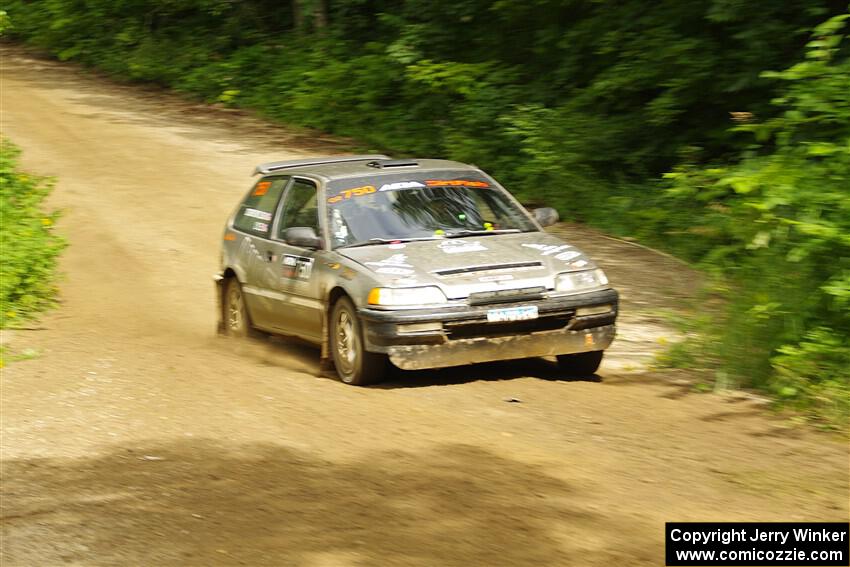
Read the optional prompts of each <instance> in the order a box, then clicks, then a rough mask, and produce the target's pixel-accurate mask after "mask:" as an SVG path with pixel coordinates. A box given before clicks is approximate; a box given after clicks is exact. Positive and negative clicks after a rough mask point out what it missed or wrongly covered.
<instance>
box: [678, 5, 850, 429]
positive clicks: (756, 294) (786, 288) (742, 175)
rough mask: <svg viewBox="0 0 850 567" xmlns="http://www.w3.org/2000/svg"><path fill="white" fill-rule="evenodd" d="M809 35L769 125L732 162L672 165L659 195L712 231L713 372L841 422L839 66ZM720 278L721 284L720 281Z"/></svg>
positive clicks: (835, 33)
mask: <svg viewBox="0 0 850 567" xmlns="http://www.w3.org/2000/svg"><path fill="white" fill-rule="evenodd" d="M848 19H850V14H848V15H842V16H838V17H835V18H832V19H830V20H829V21H827V22H826V23H824V24H822V25H821V26H819V27H818V28H817V29H816V30H815V34H814V39H813V40H812V41H811V42H810V43H809V44H808V50H807V53H806V58H805V60H804V61H802V62H800V63H797V64H796V65H794V66H792V67H790V68H788V69H787V70H785V71H782V72H776V73H770V74H769V76H770V77H771V78H774V79H778V80H781V81H783V82H785V83H786V84H787V87H786V88H785V89H784V92H783V93H782V96H780V97H778V98H776V99H775V100H774V101H773V102H774V104H775V105H776V106H777V107H778V108H781V109H782V112H781V113H780V114H778V115H777V116H776V117H775V118H772V119H770V120H766V121H764V122H758V123H751V124H745V125H742V126H740V127H739V128H737V130H739V131H742V132H747V133H750V134H752V135H753V136H754V141H753V143H752V144H751V145H750V146H749V147H748V148H747V150H746V151H745V152H744V153H743V155H742V156H741V159H740V160H739V161H738V163H736V164H735V165H732V166H722V165H721V166H718V167H714V168H695V167H683V168H680V169H679V170H678V171H676V172H674V173H672V174H670V175H669V177H670V178H671V179H672V180H673V181H674V186H673V188H671V190H670V193H671V197H672V198H673V199H674V200H677V199H682V198H686V199H688V200H695V201H699V202H702V203H704V204H705V205H704V206H705V210H706V211H707V212H706V213H705V214H703V215H702V216H703V219H702V223H701V224H708V225H710V226H712V227H714V229H715V230H714V232H712V233H711V234H710V235H709V236H708V237H707V238H706V239H705V240H706V243H705V244H706V245H707V249H706V253H705V255H704V257H703V264H704V265H705V266H707V267H708V268H709V269H710V270H711V271H712V273H713V274H714V275H715V277H716V278H718V281H719V282H720V287H719V289H720V290H723V295H724V296H725V297H727V298H728V310H727V311H726V313H725V314H724V315H722V316H719V317H717V318H716V319H715V320H714V321H713V329H712V330H713V333H712V334H711V337H710V338H711V340H712V341H714V343H715V348H714V349H713V350H714V355H715V356H716V358H717V360H718V361H719V362H720V365H721V367H722V368H723V369H724V370H726V371H727V372H729V373H730V374H732V375H734V376H737V377H739V378H740V380H741V381H742V382H743V383H744V384H747V385H751V386H757V387H761V388H764V389H767V390H769V391H772V392H774V393H775V394H777V395H778V396H779V398H780V399H784V400H786V401H788V402H791V403H794V404H795V405H798V406H810V407H811V409H812V411H813V412H815V413H817V414H818V415H820V416H828V417H830V418H832V419H835V418H836V417H840V418H841V419H842V420H847V418H848V416H850V413H848V400H850V59H848V58H847V57H841V53H840V48H841V40H842V35H841V34H840V31H841V29H842V28H843V27H844V25H845V24H846V22H847V21H848ZM723 282H726V283H725V284H724V283H723Z"/></svg>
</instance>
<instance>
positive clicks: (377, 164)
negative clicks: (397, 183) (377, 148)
mask: <svg viewBox="0 0 850 567" xmlns="http://www.w3.org/2000/svg"><path fill="white" fill-rule="evenodd" d="M366 165H368V166H369V167H374V168H375V169H388V168H393V167H418V166H419V162H418V161H416V160H415V159H381V160H375V161H370V162H369V163H367V164H366Z"/></svg>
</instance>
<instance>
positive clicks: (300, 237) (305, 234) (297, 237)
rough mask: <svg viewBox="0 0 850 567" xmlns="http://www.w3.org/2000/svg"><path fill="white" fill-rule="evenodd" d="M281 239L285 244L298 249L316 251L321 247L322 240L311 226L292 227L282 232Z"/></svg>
mask: <svg viewBox="0 0 850 567" xmlns="http://www.w3.org/2000/svg"><path fill="white" fill-rule="evenodd" d="M283 239H284V240H285V241H286V243H287V244H291V245H293V246H298V247H299V248H310V249H312V250H318V249H319V248H321V247H322V240H321V238H319V237H318V236H317V235H316V231H315V230H314V229H313V227H311V226H293V227H290V228H287V229H284V231H283Z"/></svg>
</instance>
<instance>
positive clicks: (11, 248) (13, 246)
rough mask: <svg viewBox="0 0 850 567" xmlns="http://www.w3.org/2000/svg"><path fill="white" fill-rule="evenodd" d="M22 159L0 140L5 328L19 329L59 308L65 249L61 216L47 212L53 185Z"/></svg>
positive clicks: (0, 319)
mask: <svg viewBox="0 0 850 567" xmlns="http://www.w3.org/2000/svg"><path fill="white" fill-rule="evenodd" d="M19 155H20V150H19V149H18V148H17V147H16V146H15V145H14V144H12V143H11V142H9V141H8V140H6V139H5V138H4V139H0V328H7V327H17V326H20V325H21V324H23V323H25V322H27V321H31V320H33V319H35V318H36V317H37V316H38V315H39V314H41V313H43V312H44V311H46V310H48V309H50V308H51V307H53V306H54V305H55V304H56V302H57V288H56V280H57V277H58V274H57V271H56V264H57V261H58V257H59V254H60V253H61V252H62V250H63V249H64V248H65V246H66V242H65V240H64V239H63V238H61V237H60V236H58V235H57V234H56V233H55V231H54V225H55V223H56V220H57V218H58V217H59V212H57V211H52V212H48V211H46V210H45V208H44V199H45V198H46V197H47V196H48V195H49V194H50V191H51V190H52V189H53V182H52V180H50V179H48V178H45V177H39V176H33V175H29V174H27V173H25V172H23V171H20V170H19V168H18V156H19Z"/></svg>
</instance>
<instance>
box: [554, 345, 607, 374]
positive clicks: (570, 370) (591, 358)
mask: <svg viewBox="0 0 850 567" xmlns="http://www.w3.org/2000/svg"><path fill="white" fill-rule="evenodd" d="M602 354H603V351H601V350H594V351H591V352H580V353H578V354H559V355H558V367H559V368H560V369H561V370H563V371H564V372H566V373H567V374H568V375H570V376H591V375H593V374H595V373H596V371H597V370H599V365H600V364H601V363H602Z"/></svg>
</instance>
